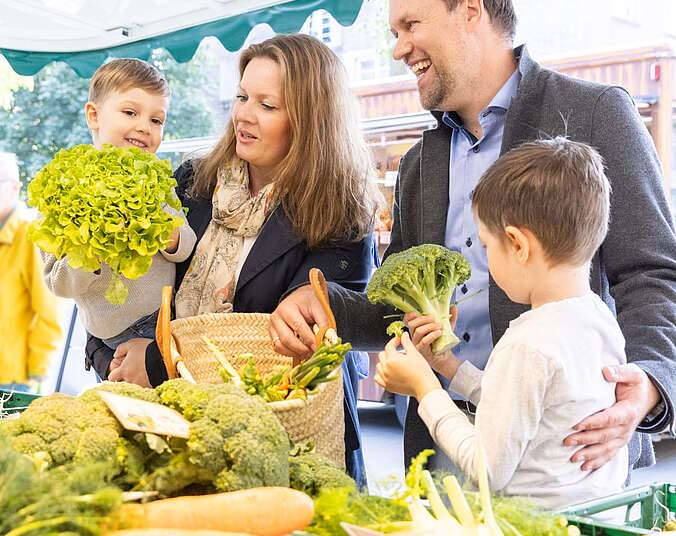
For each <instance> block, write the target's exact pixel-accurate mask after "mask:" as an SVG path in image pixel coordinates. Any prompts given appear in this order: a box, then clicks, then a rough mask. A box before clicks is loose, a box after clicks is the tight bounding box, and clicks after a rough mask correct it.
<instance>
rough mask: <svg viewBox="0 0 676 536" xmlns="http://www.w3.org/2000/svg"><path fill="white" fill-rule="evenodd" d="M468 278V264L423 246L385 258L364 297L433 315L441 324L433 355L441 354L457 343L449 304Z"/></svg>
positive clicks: (456, 256) (457, 255)
mask: <svg viewBox="0 0 676 536" xmlns="http://www.w3.org/2000/svg"><path fill="white" fill-rule="evenodd" d="M470 274H471V271H470V267H469V263H468V262H467V259H465V257H463V256H462V255H461V254H460V253H458V252H456V251H451V250H450V249H447V248H445V247H443V246H438V245H435V244H422V245H420V246H415V247H412V248H410V249H407V250H404V251H401V252H399V253H393V254H392V255H390V256H389V257H387V258H386V259H385V261H384V262H383V264H382V266H380V268H378V269H377V270H376V271H375V272H374V274H373V277H372V278H371V281H370V282H369V284H368V287H367V289H366V295H367V297H368V299H369V300H370V301H371V303H385V304H388V305H392V306H394V307H396V308H397V309H399V310H400V311H403V312H404V313H410V312H415V313H418V314H419V315H432V316H433V317H434V319H435V320H436V321H437V322H441V324H442V334H441V336H440V337H439V338H438V339H437V340H436V341H434V343H433V344H432V351H433V352H434V353H441V352H444V351H446V350H448V349H450V348H453V346H455V345H456V344H458V343H459V342H460V341H459V339H458V337H456V335H455V334H454V333H453V330H452V329H451V322H450V309H451V305H452V303H451V300H452V297H453V291H454V290H455V287H456V286H458V285H461V284H462V283H464V282H465V281H466V280H467V279H469V277H470Z"/></svg>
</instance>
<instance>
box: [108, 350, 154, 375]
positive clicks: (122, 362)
mask: <svg viewBox="0 0 676 536" xmlns="http://www.w3.org/2000/svg"><path fill="white" fill-rule="evenodd" d="M151 342H153V341H152V339H129V340H128V341H127V342H123V343H122V344H120V345H119V346H118V347H117V349H116V350H115V353H114V354H113V361H112V362H111V363H110V373H109V374H108V379H109V380H110V381H111V382H119V381H125V382H129V383H135V384H136V385H140V386H141V387H152V386H151V385H150V380H149V379H148V373H147V372H146V348H147V347H148V345H149V344H150V343H151Z"/></svg>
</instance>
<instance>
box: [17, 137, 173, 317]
mask: <svg viewBox="0 0 676 536" xmlns="http://www.w3.org/2000/svg"><path fill="white" fill-rule="evenodd" d="M174 186H176V180H175V179H174V177H173V175H172V172H171V165H170V164H169V161H168V160H158V158H157V157H156V156H155V155H154V154H151V153H147V152H144V151H141V150H140V149H137V148H135V147H131V148H117V147H113V146H112V145H106V146H105V147H104V149H103V150H101V151H99V150H97V149H95V148H94V147H92V146H91V145H76V146H75V147H72V148H71V149H62V150H60V151H59V152H57V153H56V155H55V156H54V159H53V160H52V161H51V162H49V163H48V164H47V165H46V166H45V167H43V168H42V169H41V170H40V171H38V173H37V174H36V175H35V178H34V179H33V181H32V182H31V183H30V185H29V186H28V204H29V205H30V206H32V207H36V208H37V209H38V211H39V212H40V218H39V219H38V220H37V221H35V222H33V224H31V227H30V230H29V237H30V239H31V240H32V241H33V242H34V243H35V245H37V246H38V247H39V248H40V249H42V250H43V251H45V252H47V253H50V254H52V255H54V256H55V257H57V258H58V259H61V258H62V257H63V256H64V255H65V256H66V258H67V259H68V264H69V265H70V266H71V267H72V268H74V269H82V270H85V271H87V272H95V271H97V270H99V269H100V268H101V263H104V264H107V265H108V266H110V268H111V270H112V272H113V278H112V280H111V282H110V285H109V287H108V290H107V291H106V299H107V300H108V301H109V302H110V303H113V304H122V303H124V302H125V301H126V299H127V294H128V290H127V288H126V287H125V285H124V282H123V280H122V278H121V276H124V277H126V278H127V279H137V278H139V277H141V276H142V275H144V274H145V273H147V271H148V269H149V268H150V264H151V262H152V257H153V255H155V254H156V253H157V252H158V251H159V250H161V249H164V248H165V247H166V246H167V244H168V243H169V238H170V236H171V233H172V231H173V230H174V228H176V227H179V226H181V225H182V224H183V220H182V219H181V218H179V217H176V216H172V215H171V214H169V213H167V212H166V211H165V207H166V206H169V207H172V208H174V209H176V210H177V211H179V210H181V203H180V201H179V200H178V198H176V196H175V195H174V194H173V192H172V188H173V187H174Z"/></svg>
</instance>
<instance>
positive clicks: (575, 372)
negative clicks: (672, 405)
mask: <svg viewBox="0 0 676 536" xmlns="http://www.w3.org/2000/svg"><path fill="white" fill-rule="evenodd" d="M625 362H626V357H625V353H624V337H623V336H622V332H621V331H620V327H619V326H618V324H617V321H616V320H615V318H614V317H613V315H612V313H611V312H610V310H609V309H608V307H607V306H606V305H605V304H604V303H603V302H602V301H601V300H600V299H599V297H598V296H596V295H595V294H592V293H590V294H587V295H585V296H583V297H579V298H570V299H566V300H562V301H558V302H553V303H548V304H545V305H543V306H541V307H538V308H537V309H533V310H530V311H528V312H526V313H523V314H522V315H521V316H519V317H518V318H517V319H515V320H513V321H512V322H511V323H510V325H509V329H507V331H506V332H505V334H504V335H503V337H502V338H501V339H500V341H499V342H498V344H497V345H496V346H495V348H494V349H493V352H491V355H490V358H489V360H488V363H487V365H486V369H485V370H484V371H483V372H482V371H480V370H479V369H477V368H476V367H474V366H473V365H472V364H471V363H469V362H464V363H463V364H462V365H461V366H460V368H459V369H458V372H457V373H456V375H455V377H454V378H453V381H452V382H451V385H450V388H449V389H450V390H452V391H453V392H456V393H459V394H461V395H463V396H465V397H466V398H467V399H469V400H470V401H472V402H473V403H474V404H475V405H476V406H477V411H476V419H475V424H474V425H472V424H471V423H470V422H469V420H468V419H467V416H466V415H465V414H464V413H463V412H462V411H460V410H459V409H458V408H457V406H456V405H455V404H454V403H453V402H452V401H451V399H450V396H449V395H448V393H447V392H445V391H443V390H437V391H433V392H431V393H429V394H428V395H427V396H425V397H424V398H423V399H422V400H421V402H420V406H419V410H418V411H419V414H420V417H421V418H422V419H423V421H424V422H425V424H426V425H427V427H428V428H429V430H430V433H431V435H432V437H433V438H434V441H435V442H436V443H437V445H439V447H441V449H442V450H443V451H444V452H445V453H446V454H447V455H448V456H449V458H451V460H452V461H453V462H454V463H455V464H456V465H457V466H458V467H459V468H460V470H462V471H463V473H465V474H466V475H468V476H469V477H470V478H471V479H472V480H473V481H475V482H476V480H477V471H476V468H477V452H478V446H479V445H481V446H482V447H483V449H484V451H485V453H486V462H487V467H488V473H489V483H490V486H491V490H493V491H499V490H500V491H502V492H503V493H505V494H508V495H519V496H526V497H530V498H531V499H532V500H533V502H535V503H536V504H539V505H541V506H544V507H548V508H554V507H561V506H564V505H569V504H573V503H577V502H581V501H586V500H589V499H592V498H595V497H599V496H602V495H608V494H610V493H614V492H616V491H620V489H621V486H622V484H623V482H624V480H625V477H626V475H627V463H628V458H627V456H628V454H627V449H626V447H625V448H623V449H622V450H621V452H620V453H619V454H618V455H617V456H615V457H614V458H613V459H612V460H611V461H610V462H608V463H607V464H605V465H604V466H603V467H601V468H599V469H597V470H595V471H591V472H589V471H584V472H583V471H582V470H581V469H580V466H581V463H577V464H574V463H572V462H571V461H570V458H571V456H572V455H573V454H574V453H575V452H576V451H577V450H578V449H579V448H581V447H579V446H577V447H566V446H564V445H563V440H564V438H565V437H566V436H567V435H569V434H570V433H572V432H573V426H574V425H575V424H577V423H578V422H580V421H581V420H583V419H584V418H585V417H588V416H589V415H592V414H593V413H596V412H598V411H600V410H603V409H605V408H608V407H610V406H611V405H613V404H614V402H615V386H614V384H612V383H608V382H606V381H605V379H604V378H603V376H602V372H601V369H602V368H603V367H604V366H607V365H618V364H623V363H625Z"/></svg>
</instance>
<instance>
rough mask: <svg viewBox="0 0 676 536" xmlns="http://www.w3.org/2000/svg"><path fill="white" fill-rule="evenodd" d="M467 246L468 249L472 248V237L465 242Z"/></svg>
mask: <svg viewBox="0 0 676 536" xmlns="http://www.w3.org/2000/svg"><path fill="white" fill-rule="evenodd" d="M465 245H466V246H467V247H468V248H471V247H472V238H471V237H470V238H468V239H467V240H466V241H465Z"/></svg>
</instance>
